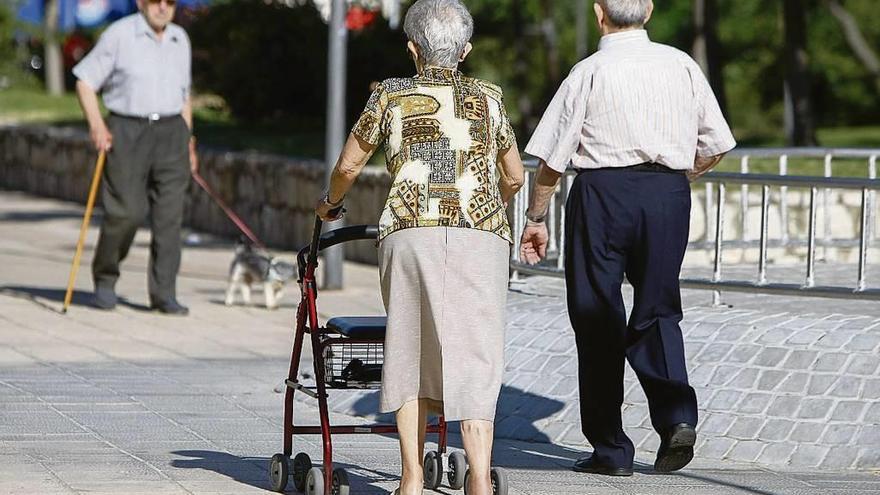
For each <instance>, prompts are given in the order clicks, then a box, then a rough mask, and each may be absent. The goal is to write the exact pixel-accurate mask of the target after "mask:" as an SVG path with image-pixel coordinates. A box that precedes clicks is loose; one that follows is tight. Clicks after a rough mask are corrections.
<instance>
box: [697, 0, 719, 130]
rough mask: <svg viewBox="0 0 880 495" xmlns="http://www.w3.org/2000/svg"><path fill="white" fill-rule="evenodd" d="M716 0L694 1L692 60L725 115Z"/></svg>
mask: <svg viewBox="0 0 880 495" xmlns="http://www.w3.org/2000/svg"><path fill="white" fill-rule="evenodd" d="M716 1H717V0H694V32H695V36H694V46H693V56H694V59H695V60H696V61H697V63H698V64H700V67H701V68H702V69H703V73H704V74H706V77H707V78H708V79H709V84H710V85H711V86H712V90H713V91H714V92H715V97H716V98H717V99H718V104H719V105H720V106H721V111H722V112H723V113H724V115H727V92H726V91H725V88H724V75H723V73H722V70H723V65H722V63H721V41H720V40H719V39H718V29H717V28H718V6H717V5H716Z"/></svg>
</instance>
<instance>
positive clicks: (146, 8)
mask: <svg viewBox="0 0 880 495" xmlns="http://www.w3.org/2000/svg"><path fill="white" fill-rule="evenodd" d="M175 3H176V0H137V5H138V10H139V12H138V13H135V14H133V15H130V16H128V17H125V18H122V19H120V20H119V21H116V22H115V23H113V24H112V25H111V26H110V27H108V28H107V30H106V31H105V32H104V33H103V34H102V35H101V38H100V39H99V40H98V43H97V44H96V45H95V47H94V49H92V51H91V52H89V54H88V55H87V56H86V57H85V58H84V59H83V60H82V61H81V62H80V63H79V64H78V65H77V66H76V67H74V68H73V73H74V75H75V76H76V77H77V79H78V81H77V83H76V92H77V96H78V97H79V102H80V105H81V106H82V108H83V113H85V116H86V119H87V120H88V123H89V131H90V135H91V138H92V142H93V144H94V146H95V148H96V149H98V150H99V151H100V150H105V151H108V152H109V154H108V163H107V168H105V169H104V177H103V179H104V180H103V187H104V189H103V192H102V195H101V200H102V203H103V206H104V222H103V224H102V225H101V234H100V237H99V239H98V246H97V248H96V249H95V259H94V261H93V262H92V275H93V277H94V280H95V305H96V306H97V307H99V308H101V309H113V308H114V307H115V306H116V302H117V297H116V290H115V286H116V281H117V279H118V278H119V264H120V262H121V261H122V260H123V259H124V258H125V257H126V255H127V254H128V250H129V248H130V247H131V243H132V241H133V240H134V235H135V233H136V232H137V229H138V227H139V226H140V225H141V222H143V219H144V216H145V215H146V213H147V210H149V212H150V226H151V228H152V239H151V241H150V267H149V283H148V289H149V297H150V307H151V308H153V309H155V310H158V311H160V312H162V313H166V314H175V315H185V314H187V313H188V309H187V308H186V307H185V306H183V305H181V304H180V303H179V302H178V301H177V295H176V290H175V286H176V281H177V272H178V269H179V268H180V249H181V246H180V230H181V223H182V221H183V202H184V198H185V193H186V188H187V186H188V184H189V175H190V170H192V171H195V170H196V169H197V167H198V161H197V159H196V154H195V141H194V140H193V139H192V138H191V129H192V107H191V105H190V97H189V89H190V80H191V77H190V44H189V38H188V37H187V35H186V32H185V31H184V30H183V29H182V28H181V27H180V26H177V25H175V24H172V23H171V20H172V19H173V18H174V9H175ZM98 91H102V92H103V98H104V105H105V106H106V107H107V109H108V110H110V118H109V119H108V120H107V122H105V121H104V118H103V117H102V116H101V111H100V108H99V107H98V99H97V95H96V92H98Z"/></svg>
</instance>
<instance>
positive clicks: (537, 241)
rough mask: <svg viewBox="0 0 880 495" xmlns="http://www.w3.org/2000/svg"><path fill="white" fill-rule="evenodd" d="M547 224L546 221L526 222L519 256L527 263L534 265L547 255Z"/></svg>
mask: <svg viewBox="0 0 880 495" xmlns="http://www.w3.org/2000/svg"><path fill="white" fill-rule="evenodd" d="M549 238H550V236H549V235H548V234H547V224H546V223H544V222H532V221H528V222H526V228H525V229H523V233H522V239H521V240H520V244H519V257H520V259H522V260H523V261H525V262H526V263H528V264H530V265H534V264H535V263H537V262H539V261H541V260H542V259H544V258H545V257H546V256H547V241H548V239H549Z"/></svg>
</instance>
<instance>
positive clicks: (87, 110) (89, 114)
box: [76, 79, 113, 151]
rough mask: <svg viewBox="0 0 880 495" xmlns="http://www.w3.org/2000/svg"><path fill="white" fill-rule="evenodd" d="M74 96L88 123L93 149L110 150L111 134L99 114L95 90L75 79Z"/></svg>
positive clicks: (99, 108) (111, 144)
mask: <svg viewBox="0 0 880 495" xmlns="http://www.w3.org/2000/svg"><path fill="white" fill-rule="evenodd" d="M76 97H77V99H78V100H79V106H80V107H82V110H83V114H84V115H85V117H86V121H87V122H88V123H89V137H91V139H92V144H93V145H94V146H95V149H96V150H98V151H108V150H110V148H111V147H112V146H113V135H112V134H110V130H109V129H107V124H106V123H105V122H104V117H103V116H101V107H100V106H99V105H98V95H97V94H96V93H95V90H94V89H92V88H91V86H89V85H88V84H86V83H85V82H83V81H82V80H81V79H80V80H78V81H76Z"/></svg>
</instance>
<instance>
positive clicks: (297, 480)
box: [293, 452, 312, 492]
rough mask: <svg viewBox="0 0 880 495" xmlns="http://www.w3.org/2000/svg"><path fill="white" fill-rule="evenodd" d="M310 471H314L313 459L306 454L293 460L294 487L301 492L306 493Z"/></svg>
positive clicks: (300, 454) (301, 453)
mask: <svg viewBox="0 0 880 495" xmlns="http://www.w3.org/2000/svg"><path fill="white" fill-rule="evenodd" d="M309 469H312V458H311V457H309V455H308V454H306V453H305V452H300V453H299V454H296V456H295V457H294V458H293V486H294V487H295V488H296V490H297V491H299V492H304V491H306V478H307V477H308V475H309Z"/></svg>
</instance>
